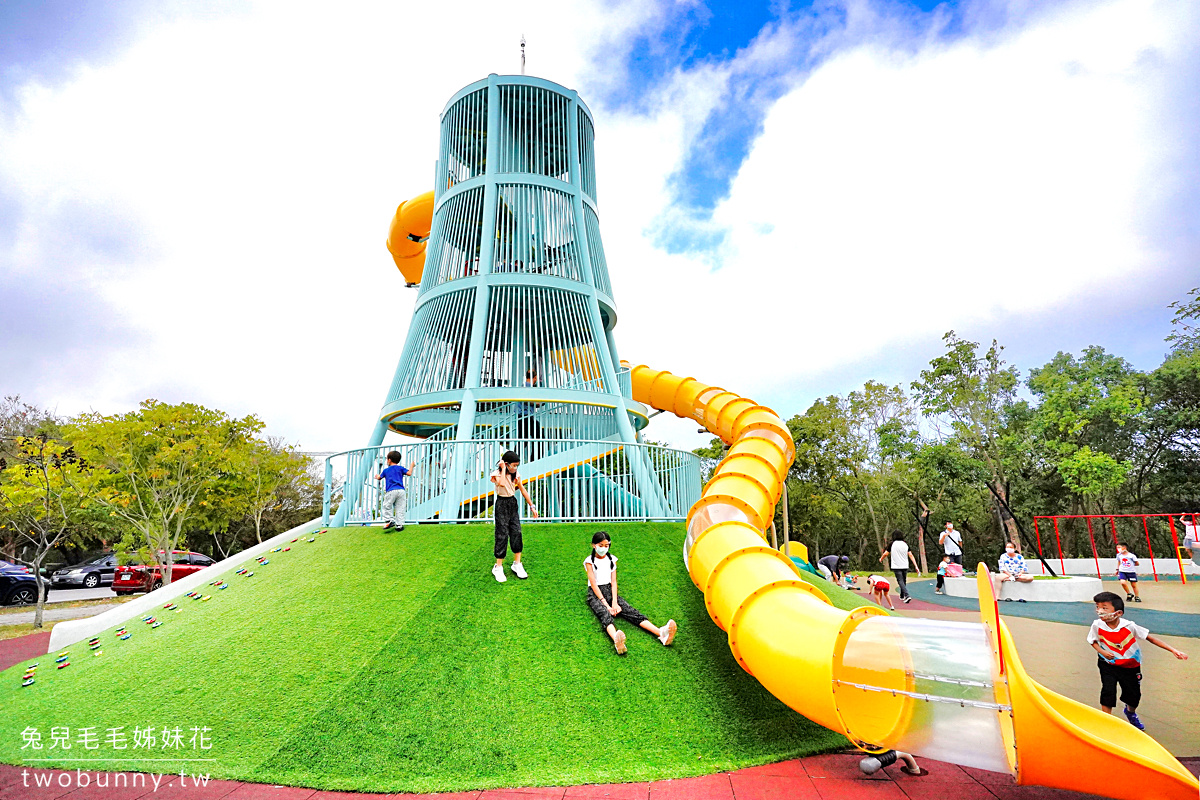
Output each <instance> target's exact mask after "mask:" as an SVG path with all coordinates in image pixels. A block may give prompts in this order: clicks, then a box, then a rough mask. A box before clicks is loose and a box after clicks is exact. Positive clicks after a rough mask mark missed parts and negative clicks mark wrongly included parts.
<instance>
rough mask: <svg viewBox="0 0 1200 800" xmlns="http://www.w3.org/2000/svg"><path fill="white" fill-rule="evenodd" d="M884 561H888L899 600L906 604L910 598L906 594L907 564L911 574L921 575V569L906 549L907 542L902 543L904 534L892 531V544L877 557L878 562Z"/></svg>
mask: <svg viewBox="0 0 1200 800" xmlns="http://www.w3.org/2000/svg"><path fill="white" fill-rule="evenodd" d="M884 559H889V560H890V563H889V564H888V566H890V567H891V568H892V574H893V575H895V576H896V585H897V587H898V588H899V589H900V599H901V600H903V601H904V602H906V603H908V602H910V601H911V600H912V597H911V596H910V595H909V593H908V564H909V562H910V561H911V562H912V566H913V572H915V573H917V574H918V575H920V574H921V568H920V567H918V566H917V559H916V557H915V556H914V555H913V554H912V552H911V551H910V550H909V549H908V542H906V541H904V534H903V533H901V532H900V531H892V543H891V544H890V545H888V549H887V550H884V551H883V554H882V555H880V556H879V560H880V562H883V561H884Z"/></svg>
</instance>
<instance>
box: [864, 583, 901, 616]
mask: <svg viewBox="0 0 1200 800" xmlns="http://www.w3.org/2000/svg"><path fill="white" fill-rule="evenodd" d="M867 586H869V587H870V588H871V599H872V600H874V601H875V602H876V603H878V604H879V605H883V601H884V600H886V601H887V605H888V608H890V609H891V610H892V611H895V610H896V606H894V605H892V594H891V592H892V585H891V584H890V583H888V582H887V578H884V577H883V576H881V575H868V576H867Z"/></svg>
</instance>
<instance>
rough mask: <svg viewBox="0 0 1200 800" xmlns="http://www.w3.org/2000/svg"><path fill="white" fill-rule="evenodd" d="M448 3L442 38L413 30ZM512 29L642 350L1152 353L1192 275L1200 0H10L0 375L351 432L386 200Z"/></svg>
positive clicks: (382, 312) (789, 373)
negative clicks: (328, 380)
mask: <svg viewBox="0 0 1200 800" xmlns="http://www.w3.org/2000/svg"><path fill="white" fill-rule="evenodd" d="M467 5H468V6H470V5H471V4H470V3H468V4H467ZM447 26H451V27H453V29H454V31H455V36H454V39H455V41H456V43H457V45H458V51H457V52H455V53H454V54H453V57H452V58H446V57H445V53H444V48H443V47H442V45H441V44H440V43H439V41H438V40H437V37H435V36H432V35H424V34H418V33H414V32H420V31H437V30H445V29H447ZM522 33H523V34H525V35H526V37H527V38H528V40H529V65H530V70H529V71H530V72H531V73H532V74H537V75H541V76H543V77H547V78H550V79H552V80H557V81H559V82H562V83H564V84H566V85H568V86H572V87H574V88H578V89H579V91H580V92H581V94H582V95H583V97H584V98H585V99H586V100H587V102H588V104H589V106H590V107H591V108H592V110H593V111H594V113H595V116H596V120H597V153H598V159H599V170H600V172H599V185H600V200H601V203H600V205H601V230H602V235H603V237H604V242H605V247H606V250H607V253H608V262H609V265H610V270H611V272H612V278H613V284H614V287H615V291H616V295H617V299H618V302H619V303H620V306H621V307H620V312H621V322H620V324H619V326H618V328H617V341H618V345H619V347H620V349H621V354H622V356H623V357H626V358H629V359H631V360H634V361H644V362H646V363H651V364H653V365H654V366H658V367H663V368H668V369H672V370H674V371H678V372H688V373H690V374H695V375H696V376H697V377H700V378H702V379H705V380H709V381H711V382H714V383H720V384H722V385H727V386H730V387H731V388H737V389H739V390H740V391H744V392H746V393H747V394H751V395H753V396H755V397H756V398H757V399H758V400H760V401H761V402H766V403H769V404H772V405H774V406H776V407H777V408H778V409H779V410H780V411H781V412H782V413H785V414H791V413H798V412H800V411H803V410H804V408H806V407H807V405H808V403H809V402H811V400H812V399H813V398H815V397H817V396H821V395H824V394H828V393H842V392H846V391H849V390H851V389H854V388H857V387H859V386H861V384H862V383H863V382H864V381H866V380H868V379H880V380H887V381H893V382H900V381H903V382H907V381H908V380H911V378H912V377H914V376H915V375H916V373H917V371H918V370H919V369H920V368H921V366H923V365H924V364H925V363H926V362H927V361H928V359H929V358H930V357H932V356H933V355H934V354H935V353H937V352H938V350H939V349H940V346H941V344H940V338H941V335H942V333H944V332H945V331H946V330H948V329H950V328H954V329H956V330H958V331H959V332H960V333H962V334H963V335H966V336H968V337H971V338H974V339H977V340H990V339H991V338H997V339H999V340H1000V341H1001V343H1003V344H1005V345H1007V351H1006V352H1007V354H1008V356H1009V358H1010V360H1011V361H1012V362H1014V363H1016V364H1018V365H1019V366H1021V367H1022V368H1023V369H1025V370H1028V368H1030V367H1032V366H1037V365H1040V364H1042V363H1044V362H1045V361H1047V360H1048V359H1049V358H1051V357H1052V356H1053V355H1054V353H1055V352H1056V351H1057V350H1060V349H1062V350H1069V351H1074V352H1078V351H1079V350H1080V349H1082V348H1083V347H1085V346H1087V345H1090V344H1100V345H1102V346H1104V347H1106V348H1107V349H1109V350H1110V351H1113V352H1116V353H1118V354H1120V355H1123V356H1125V357H1126V358H1128V359H1129V360H1130V361H1132V362H1133V363H1134V364H1135V365H1137V366H1138V367H1140V368H1143V369H1151V368H1153V367H1154V366H1156V364H1157V363H1158V362H1159V360H1160V359H1161V357H1162V354H1163V352H1164V351H1165V344H1164V343H1163V342H1162V338H1163V336H1165V335H1166V333H1167V332H1168V330H1169V318H1170V313H1169V311H1168V310H1167V309H1166V304H1167V303H1169V302H1171V301H1172V300H1174V299H1178V298H1180V297H1182V296H1183V295H1184V294H1185V293H1186V291H1187V290H1188V289H1190V288H1191V286H1192V285H1195V284H1196V283H1200V277H1198V276H1200V269H1197V268H1196V266H1195V265H1196V264H1197V256H1200V194H1198V192H1200V190H1198V189H1197V187H1200V180H1198V178H1200V85H1198V84H1200V46H1198V44H1197V43H1198V42H1200V35H1198V34H1200V13H1198V12H1197V9H1196V8H1195V7H1194V4H1191V3H1188V2H1184V1H1183V0H1179V1H1178V2H1158V3H1141V2H1134V1H1133V0H1070V1H1069V2H1054V3H1039V4H1026V3H1018V2H1004V0H980V2H965V3H936V4H935V3H928V2H912V3H909V2H900V1H899V0H844V2H834V1H833V0H822V1H821V2H816V3H792V4H787V3H738V4H734V3H707V4H702V3H694V2H691V3H687V2H685V3H660V4H646V3H624V4H610V3H604V4H590V3H577V4H572V5H570V6H562V5H561V4H554V3H550V2H548V1H547V2H543V3H538V2H528V3H518V4H514V5H509V6H506V7H505V8H503V9H500V8H497V7H495V6H493V5H488V4H483V3H481V4H478V8H468V7H466V6H464V7H463V8H461V9H457V10H443V9H440V8H433V7H429V8H426V7H419V6H398V5H397V4H392V3H385V4H377V5H375V4H370V3H365V2H363V3H348V4H344V5H342V6H339V7H338V9H337V11H336V13H334V12H333V11H330V10H329V7H326V8H320V7H317V6H309V5H306V4H288V3H277V2H227V3H208V4H205V5H204V6H203V7H197V6H195V5H193V4H186V3H183V4H170V3H166V4H160V3H150V2H141V1H140V0H139V1H138V2H125V3H99V2H71V3H66V2H50V3H32V2H12V3H6V4H3V5H0V34H2V35H0V297H2V299H3V301H4V303H5V307H6V313H4V314H3V315H0V375H3V376H4V378H3V381H0V391H3V392H4V393H5V394H21V395H23V396H24V397H25V398H26V399H28V400H31V401H34V402H38V403H41V404H45V405H49V406H51V407H56V408H57V409H58V410H59V411H60V412H62V413H68V414H69V413H77V412H79V411H83V410H87V409H89V408H94V409H96V410H101V411H116V410H121V409H123V408H127V407H130V406H132V405H134V404H136V402H138V401H139V400H141V399H143V398H145V397H148V396H155V397H158V398H160V399H167V400H184V399H186V400H195V401H198V402H203V403H206V404H209V405H213V406H217V407H221V408H225V409H227V410H229V411H231V412H234V413H249V412H254V413H258V414H260V415H261V416H262V417H263V418H264V419H265V420H266V421H267V423H268V426H269V429H270V430H271V432H272V433H276V434H280V435H284V436H287V437H288V438H290V439H292V440H298V441H300V442H301V443H303V444H304V445H305V446H306V447H310V448H313V449H342V448H345V447H351V446H355V445H357V444H358V443H359V441H360V440H361V439H362V437H364V436H365V435H366V432H367V430H369V425H370V420H371V417H372V416H373V414H374V413H375V411H376V409H377V408H378V406H379V403H380V400H381V398H382V393H383V391H384V390H385V389H386V386H387V384H388V382H389V379H390V376H391V371H392V369H393V368H394V365H395V362H396V359H397V357H398V355H399V350H400V347H401V346H402V344H403V335H404V331H405V329H406V326H407V321H408V317H409V314H410V312H411V308H412V302H413V300H414V296H413V294H412V293H411V292H405V291H404V290H403V289H402V287H401V285H400V284H399V282H398V279H397V277H396V275H395V273H394V272H393V271H392V270H393V269H394V268H393V267H391V265H390V260H389V259H388V257H387V254H386V252H385V251H383V249H382V247H381V246H380V242H381V240H382V232H383V230H384V229H385V227H386V224H387V220H388V218H389V216H390V211H391V209H393V208H394V207H395V205H396V203H398V202H399V201H400V200H403V199H404V198H406V197H409V196H412V195H414V194H417V193H419V192H421V191H423V190H424V189H425V188H426V185H427V184H428V180H429V175H430V172H431V164H432V161H433V159H434V157H435V149H436V121H437V114H438V113H439V112H440V110H441V108H442V106H443V104H444V102H445V100H446V98H448V97H449V96H450V95H451V94H452V93H453V92H454V91H455V90H456V89H457V88H459V87H460V86H462V85H465V84H467V83H469V82H471V81H472V80H475V79H477V78H478V77H481V76H483V75H485V74H487V72H492V71H494V72H502V73H503V72H510V71H515V70H516V67H517V57H516V54H517V48H516V41H517V40H518V38H519V36H520V35H521V34H522ZM365 319H370V320H372V321H373V322H375V321H379V320H386V325H385V326H384V328H383V331H385V332H376V333H373V334H372V335H370V336H368V335H359V334H355V333H352V331H353V330H355V325H361V324H363V322H364V320H365ZM366 329H371V330H374V329H373V328H368V327H366V326H364V330H366ZM696 342H702V343H703V346H702V347H697V346H695V343H696ZM747 342H751V343H752V344H750V345H747V344H746V343H747ZM315 364H322V365H330V366H328V367H327V369H331V370H332V371H333V372H334V373H335V374H337V375H340V376H352V378H351V379H350V380H349V381H348V382H347V386H348V387H349V388H348V389H347V390H345V391H341V392H339V395H338V396H339V401H338V403H337V404H336V407H334V406H331V403H330V400H329V399H328V397H325V396H323V394H322V393H321V392H314V391H311V390H308V389H305V388H302V387H304V386H305V385H306V383H305V381H307V380H309V379H310V378H311V376H312V375H313V374H314V365H315ZM714 365H717V366H714ZM714 370H716V371H718V372H720V373H721V374H712V372H713V371H714ZM655 424H656V425H657V426H660V430H659V431H658V432H656V433H655V434H654V435H656V436H658V437H659V438H667V439H670V440H672V441H673V442H675V443H677V444H680V445H684V446H693V445H694V444H695V443H696V441H697V440H698V439H702V438H703V437H697V436H696V434H695V431H694V428H692V426H690V425H689V424H688V423H684V422H678V423H674V422H670V421H668V420H664V419H663V418H662V417H660V418H658V419H657V420H656V423H655Z"/></svg>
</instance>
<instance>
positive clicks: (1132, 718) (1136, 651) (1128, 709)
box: [1087, 592, 1188, 731]
mask: <svg viewBox="0 0 1200 800" xmlns="http://www.w3.org/2000/svg"><path fill="white" fill-rule="evenodd" d="M1092 602H1094V603H1095V604H1096V616H1097V617H1099V619H1097V620H1096V621H1095V622H1093V623H1092V627H1091V630H1089V631H1088V635H1087V642H1088V644H1090V645H1091V646H1092V649H1093V650H1095V651H1096V653H1097V654H1098V655H1099V659H1097V661H1096V666H1097V667H1098V668H1099V669H1100V710H1101V711H1103V712H1104V713H1105V714H1111V713H1112V710H1113V708H1114V707H1115V706H1116V705H1117V686H1118V685H1119V686H1120V687H1121V702H1122V703H1124V704H1125V718H1126V719H1128V720H1129V724H1130V725H1132V726H1133V727H1135V728H1137V729H1138V730H1140V731H1144V730H1146V726H1145V725H1143V724H1142V721H1141V720H1140V719H1138V715H1137V707H1138V704H1139V703H1140V702H1141V700H1142V648H1141V646H1140V645H1139V644H1138V640H1139V639H1143V640H1145V641H1147V642H1149V643H1150V644H1152V645H1156V646H1158V647H1161V648H1162V649H1163V650H1166V651H1167V652H1168V653H1171V654H1172V655H1173V656H1175V657H1176V658H1178V659H1180V660H1183V661H1186V660H1187V657H1188V656H1187V653H1184V652H1182V651H1180V650H1176V649H1175V648H1174V647H1171V645H1169V644H1167V643H1166V642H1164V641H1163V640H1162V639H1159V638H1158V637H1157V636H1155V635H1154V634H1152V633H1150V631H1148V630H1147V629H1145V628H1143V627H1142V626H1141V625H1136V624H1134V623H1133V622H1130V621H1129V620H1127V619H1122V617H1123V616H1124V615H1125V601H1124V600H1122V599H1121V595H1119V594H1113V593H1112V592H1100V594H1098V595H1096V596H1095V597H1093V598H1092Z"/></svg>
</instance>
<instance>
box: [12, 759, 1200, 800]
mask: <svg viewBox="0 0 1200 800" xmlns="http://www.w3.org/2000/svg"><path fill="white" fill-rule="evenodd" d="M858 760H859V755H856V754H852V753H834V754H830V755H824V756H811V757H809V758H803V759H798V760H794V761H783V762H780V763H778V764H768V765H767V766H764V767H751V768H750V769H743V770H738V771H737V772H723V773H718V774H716V775H706V776H704V777H701V778H681V779H679V780H673V781H654V782H652V783H619V784H608V785H597V786H590V785H589V786H558V787H551V788H529V789H490V790H488V791H484V792H479V791H475V792H457V793H454V794H432V795H429V794H427V795H413V794H354V793H350V792H321V791H316V790H313V789H302V788H294V787H279V786H270V785H266V784H257V783H241V782H238V781H209V782H208V784H207V785H206V786H204V787H193V786H192V785H191V780H190V779H188V785H187V787H186V788H183V787H180V786H178V785H171V786H168V784H169V783H172V782H174V783H175V784H178V782H179V778H178V774H176V775H168V776H165V777H164V778H162V783H161V785H160V786H159V787H158V790H157V791H155V789H154V785H153V783H152V781H150V780H146V779H145V778H143V780H146V785H145V786H139V787H134V788H119V789H112V788H110V789H98V788H97V787H96V786H95V780H96V776H97V773H91V774H90V775H88V778H89V781H90V782H91V783H92V785H91V786H88V787H86V788H79V787H78V786H77V782H76V781H77V779H76V774H75V772H53V773H52V774H51V776H50V777H51V778H52V782H53V783H54V784H55V785H54V786H52V787H48V788H41V789H38V788H34V787H33V786H30V787H29V788H26V786H25V785H24V783H25V780H26V778H25V777H23V776H22V770H23V769H24V768H22V767H12V766H6V765H0V800H59V798H70V800H85V798H86V800H140V799H141V798H145V800H384V798H386V799H387V800H417V799H418V798H424V800H840V799H841V798H846V800H850V799H851V798H852V799H853V800H864V799H865V798H884V799H891V800H905V798H913V800H918V799H919V800H939V798H946V800H991V798H1002V799H1003V800H1024V799H1025V798H1028V800H1035V799H1036V800H1050V799H1051V798H1054V800H1085V799H1086V798H1093V797H1095V795H1090V794H1079V793H1077V792H1063V791H1054V790H1048V789H1041V788H1038V787H1025V786H1016V785H1014V784H1013V782H1012V779H1011V778H1009V777H1008V776H1007V775H1000V774H997V773H995V772H984V771H982V770H976V769H968V768H962V767H956V766H953V765H952V764H942V763H940V762H937V761H930V760H928V759H922V760H921V764H922V766H924V767H925V768H926V769H928V770H929V774H928V775H926V776H923V777H920V778H914V777H912V776H909V775H904V774H902V773H901V772H900V771H899V770H897V769H896V767H895V766H892V767H888V768H887V769H886V770H884V771H882V772H879V773H876V774H875V775H873V776H871V777H867V776H864V775H863V774H862V773H861V772H860V771H859V769H858ZM1187 766H1188V768H1189V769H1191V770H1192V771H1193V772H1197V771H1198V770H1200V759H1191V760H1190V761H1189V762H1188V763H1187ZM40 772H41V774H42V775H43V776H45V775H46V773H47V772H49V771H46V770H43V771H40ZM59 776H65V777H63V778H62V779H61V782H62V783H65V784H66V785H65V786H62V785H59V783H60V778H59ZM103 776H104V777H105V778H106V779H107V780H108V781H110V786H111V785H113V784H112V783H111V781H113V780H114V778H115V777H116V776H114V775H113V774H111V773H103ZM131 777H132V775H131V774H128V773H126V774H125V778H126V779H129V778H131ZM29 780H30V782H31V783H32V780H33V779H32V778H29Z"/></svg>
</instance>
